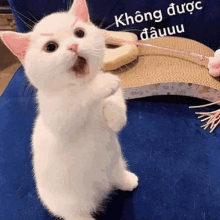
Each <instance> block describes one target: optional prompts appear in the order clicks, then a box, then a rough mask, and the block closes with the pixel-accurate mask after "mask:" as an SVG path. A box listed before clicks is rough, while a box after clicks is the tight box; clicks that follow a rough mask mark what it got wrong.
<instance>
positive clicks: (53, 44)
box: [44, 41, 58, 53]
mask: <svg viewBox="0 0 220 220" xmlns="http://www.w3.org/2000/svg"><path fill="white" fill-rule="evenodd" d="M57 49H58V44H57V43H56V42H54V41H50V42H48V43H46V45H45V46H44V51H46V52H48V53H52V52H55V51H56V50H57Z"/></svg>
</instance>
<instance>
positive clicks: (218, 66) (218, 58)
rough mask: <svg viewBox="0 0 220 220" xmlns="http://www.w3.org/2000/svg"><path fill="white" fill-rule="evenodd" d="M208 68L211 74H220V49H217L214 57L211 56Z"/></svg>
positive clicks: (216, 75) (217, 75)
mask: <svg viewBox="0 0 220 220" xmlns="http://www.w3.org/2000/svg"><path fill="white" fill-rule="evenodd" d="M208 68H209V73H210V75H211V76H213V77H219V76H220V49H219V50H216V52H215V54H214V57H210V58H209V63H208Z"/></svg>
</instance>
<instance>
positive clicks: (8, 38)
mask: <svg viewBox="0 0 220 220" xmlns="http://www.w3.org/2000/svg"><path fill="white" fill-rule="evenodd" d="M1 39H2V41H3V43H4V44H5V45H6V46H7V47H8V49H9V50H10V51H11V52H12V53H13V54H14V55H15V56H17V57H18V58H19V59H20V60H23V59H24V58H25V55H26V52H27V49H28V46H29V43H30V37H29V35H28V34H21V33H16V32H12V31H7V32H3V33H2V34H1Z"/></svg>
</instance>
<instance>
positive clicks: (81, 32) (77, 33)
mask: <svg viewBox="0 0 220 220" xmlns="http://www.w3.org/2000/svg"><path fill="white" fill-rule="evenodd" d="M74 35H75V36H76V37H79V38H83V37H84V36H85V31H84V30H83V29H82V28H76V29H75V30H74Z"/></svg>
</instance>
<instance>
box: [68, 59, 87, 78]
mask: <svg viewBox="0 0 220 220" xmlns="http://www.w3.org/2000/svg"><path fill="white" fill-rule="evenodd" d="M71 70H72V71H73V72H74V73H75V74H76V76H77V77H80V78H81V77H85V76H87V75H88V74H89V68H88V63H87V60H86V59H85V58H84V57H81V56H77V59H76V62H75V63H74V65H73V66H72V67H71Z"/></svg>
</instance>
